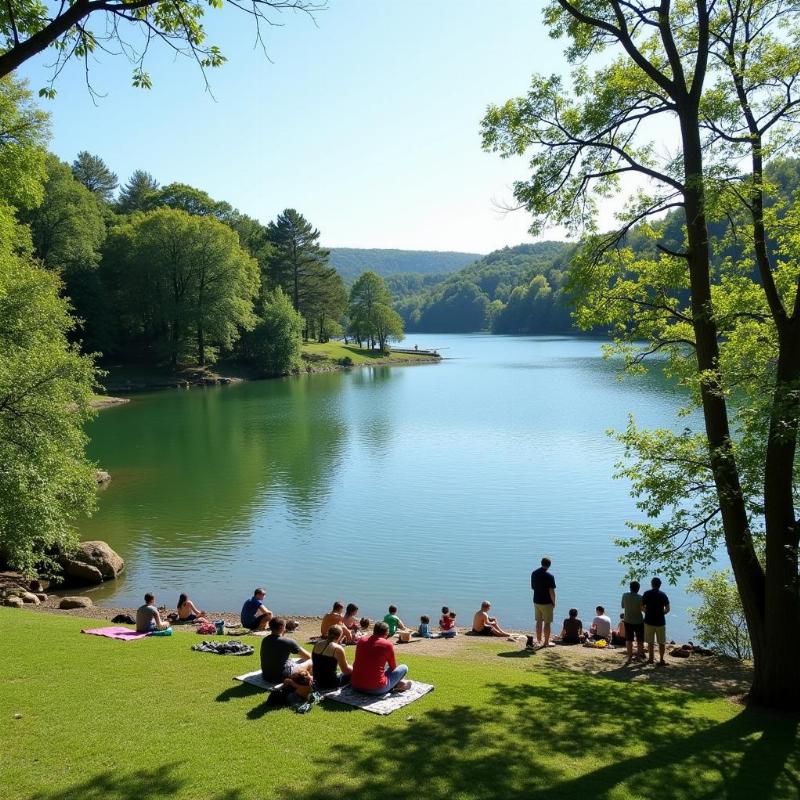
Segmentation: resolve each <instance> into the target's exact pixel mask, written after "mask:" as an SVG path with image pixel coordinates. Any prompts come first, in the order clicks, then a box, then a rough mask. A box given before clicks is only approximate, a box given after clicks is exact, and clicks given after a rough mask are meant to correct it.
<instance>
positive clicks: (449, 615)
mask: <svg viewBox="0 0 800 800" xmlns="http://www.w3.org/2000/svg"><path fill="white" fill-rule="evenodd" d="M439 627H440V628H441V630H442V634H441V636H442V638H443V639H452V638H453V637H454V636H456V635H457V634H458V628H456V612H455V611H451V610H450V609H449V608H448V607H447V606H445V607H444V608H442V618H441V619H440V620H439Z"/></svg>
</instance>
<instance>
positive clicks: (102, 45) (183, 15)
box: [0, 0, 325, 97]
mask: <svg viewBox="0 0 800 800" xmlns="http://www.w3.org/2000/svg"><path fill="white" fill-rule="evenodd" d="M225 8H233V9H234V10H236V11H239V12H241V13H243V14H245V15H247V16H248V17H250V18H251V20H252V22H253V25H254V27H255V38H256V42H257V43H258V44H259V45H260V46H261V47H262V49H264V51H265V52H266V45H265V41H264V35H265V31H266V30H267V29H268V28H270V27H274V26H279V25H281V24H282V17H281V14H284V13H286V12H297V13H302V14H305V15H307V16H309V17H310V18H311V19H313V17H314V14H315V13H316V12H318V11H322V10H324V8H325V3H324V2H314V0H244V1H242V0H206V1H205V2H202V1H201V0H74V2H67V1H66V0H60V2H58V3H50V4H48V3H42V2H39V0H5V2H3V3H0V77H2V76H4V75H8V74H10V73H11V72H12V71H13V70H15V69H17V67H19V66H20V65H21V64H23V63H24V62H25V61H27V60H28V59H30V58H32V57H34V56H36V55H38V54H40V53H42V52H44V51H46V50H51V51H52V53H53V61H52V63H51V64H50V65H49V66H50V67H51V76H50V80H49V82H48V85H47V86H45V87H43V88H42V89H41V90H40V91H39V95H40V96H42V97H54V96H55V93H56V90H55V88H54V83H55V81H56V79H57V78H58V76H59V75H60V74H61V72H62V70H63V69H64V67H65V66H66V65H67V64H68V63H69V62H70V61H71V60H73V59H78V60H79V61H82V62H83V64H84V68H85V72H86V80H87V84H88V83H89V72H90V66H91V59H92V56H93V55H95V54H98V53H105V54H107V55H112V56H120V55H121V56H123V57H125V58H126V59H127V60H128V61H130V63H131V64H132V66H133V72H132V83H133V85H134V86H136V87H139V88H143V89H149V88H150V87H151V86H152V78H151V76H150V74H149V72H148V71H147V69H146V59H147V56H148V53H149V51H150V48H151V47H152V46H153V45H154V44H155V45H158V44H160V45H163V46H166V47H167V48H168V49H170V50H171V51H172V52H174V53H175V54H176V55H180V56H186V57H188V58H191V59H192V60H194V61H195V63H196V64H197V66H198V67H199V68H200V70H201V72H202V73H203V78H204V80H206V86H207V87H208V81H207V79H206V77H205V71H206V69H209V68H213V67H219V66H221V65H222V64H224V63H225V61H226V57H225V55H224V54H223V53H222V51H221V50H220V48H219V47H218V46H217V45H215V44H212V43H211V42H209V41H208V39H207V36H206V30H205V28H204V27H203V19H204V17H205V14H206V12H207V10H208V9H211V10H213V11H221V10H223V9H225ZM90 88H91V85H90Z"/></svg>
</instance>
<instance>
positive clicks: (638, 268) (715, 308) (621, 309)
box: [484, 0, 800, 709]
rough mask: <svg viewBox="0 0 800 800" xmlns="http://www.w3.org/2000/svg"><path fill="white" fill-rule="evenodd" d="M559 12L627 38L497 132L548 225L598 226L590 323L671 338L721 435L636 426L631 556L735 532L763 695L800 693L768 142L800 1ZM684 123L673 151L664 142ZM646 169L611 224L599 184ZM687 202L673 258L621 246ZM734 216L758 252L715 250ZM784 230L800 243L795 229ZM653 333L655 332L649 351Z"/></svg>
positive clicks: (792, 268)
mask: <svg viewBox="0 0 800 800" xmlns="http://www.w3.org/2000/svg"><path fill="white" fill-rule="evenodd" d="M545 19H546V22H547V24H548V25H549V27H550V29H551V31H552V32H553V34H554V35H562V36H567V37H568V38H569V39H570V46H569V51H568V52H569V56H570V58H572V59H573V60H574V61H575V62H576V63H578V62H581V61H582V60H583V59H585V58H587V57H589V56H591V55H592V54H594V53H597V52H599V51H601V50H603V49H605V48H608V47H613V48H616V52H618V53H620V55H618V56H617V57H614V58H609V59H608V60H607V61H606V62H605V63H604V65H603V66H601V67H599V68H597V69H595V70H594V71H590V70H589V69H588V68H587V67H585V66H581V67H579V68H577V69H576V71H575V73H574V74H573V87H572V91H571V92H569V91H567V90H565V88H564V86H563V81H562V80H561V79H560V78H558V77H549V78H547V77H540V76H535V77H534V79H533V82H532V87H531V90H530V92H529V93H528V95H527V96H526V97H523V98H519V99H517V100H514V101H509V102H508V103H506V104H505V105H504V106H502V107H493V108H490V109H489V111H488V113H487V115H486V117H485V120H484V143H485V145H486V147H489V148H495V149H498V150H499V151H500V152H501V153H502V154H503V155H506V156H510V155H514V154H521V153H523V152H526V151H527V152H530V153H531V167H532V170H533V173H534V175H533V177H532V179H530V180H528V181H521V182H519V183H517V184H516V185H515V194H516V197H517V199H518V200H519V202H520V203H521V204H522V205H524V206H525V207H526V208H528V209H529V210H530V211H531V212H532V213H533V215H534V223H533V228H532V229H533V230H539V229H541V227H542V226H543V225H545V224H547V223H549V222H555V223H562V224H565V225H568V226H570V227H571V228H572V229H573V230H580V229H581V228H583V229H584V230H587V231H588V233H589V234H590V236H589V238H588V241H587V244H586V247H585V248H584V250H583V254H582V256H581V258H580V259H579V260H578V261H577V262H576V276H575V278H574V287H575V290H576V296H577V297H578V298H579V301H580V304H581V307H580V308H579V312H578V313H579V319H580V321H581V322H582V323H583V324H584V325H586V326H589V325H596V324H604V325H609V326H611V327H612V329H613V330H614V332H615V334H616V336H617V338H618V340H619V342H620V344H621V345H622V346H623V348H625V351H626V352H627V354H628V356H629V364H631V365H632V366H633V367H636V366H637V365H638V364H639V362H640V361H641V359H642V358H643V357H644V355H645V354H646V353H648V352H654V351H660V352H665V353H666V354H667V355H668V356H669V359H668V361H667V366H668V370H669V372H670V374H671V375H672V376H674V377H676V378H677V379H678V380H680V381H681V382H682V383H683V384H684V386H685V387H686V388H687V389H688V390H689V392H690V393H691V397H692V398H693V401H694V402H695V403H696V404H697V406H698V407H699V409H701V411H702V416H703V421H704V430H703V431H702V433H694V432H692V431H690V430H687V431H684V432H683V433H681V434H674V433H672V432H670V431H656V432H654V433H649V432H642V431H638V430H637V429H636V428H635V426H633V425H632V426H631V428H630V429H629V430H628V431H627V432H626V433H625V434H623V440H624V442H625V444H626V446H627V452H628V454H629V455H631V456H632V457H633V459H634V463H633V465H632V466H628V467H627V468H625V469H623V472H624V474H627V475H628V476H629V477H630V478H632V479H633V481H634V487H633V490H634V493H635V495H636V496H637V497H638V498H639V504H640V507H642V508H643V509H644V510H645V511H646V512H647V514H648V516H649V517H650V518H651V519H652V520H654V521H652V522H648V523H644V524H640V525H638V526H636V530H637V532H638V536H636V537H635V538H634V539H633V540H629V541H627V544H628V545H629V546H631V547H632V548H635V549H633V550H632V551H630V552H629V554H628V557H627V558H628V561H629V563H632V564H633V565H634V566H637V565H638V566H639V567H642V568H643V567H645V566H649V565H652V564H661V565H662V567H666V568H668V569H669V570H670V571H671V575H672V577H674V576H675V574H676V573H677V572H679V571H685V570H691V569H692V567H694V566H696V565H697V564H703V565H704V564H707V563H709V562H710V561H711V560H712V559H713V555H714V552H715V550H716V546H717V544H718V542H719V541H720V540H723V541H724V543H725V545H726V548H727V551H728V555H729V557H730V561H731V566H732V568H733V573H734V576H735V579H736V585H737V588H738V591H739V593H740V596H741V599H742V604H743V608H744V611H745V616H746V618H747V625H748V629H749V634H750V638H751V641H752V645H753V656H754V665H755V675H754V681H753V686H752V688H751V692H750V697H751V699H752V700H753V701H755V702H757V703H761V704H764V705H768V706H774V707H782V708H793V709H798V708H800V684H798V682H797V680H796V675H795V670H796V664H797V663H798V659H800V640H798V639H797V637H795V636H791V637H787V636H786V631H794V630H797V629H798V626H799V625H800V594H799V593H800V580H799V579H798V538H799V537H800V527H798V524H797V520H796V517H795V503H796V501H797V483H798V481H797V477H798V476H797V469H796V468H797V431H798V421H800V392H799V391H798V388H797V387H798V386H799V385H800V301H799V298H800V283H799V282H798V278H800V272H799V271H798V269H797V266H796V265H797V261H796V260H793V258H794V256H793V255H789V254H787V255H786V256H785V258H784V259H782V260H781V261H778V262H775V261H773V260H771V259H770V256H769V249H768V247H767V239H768V230H769V226H770V225H778V223H779V217H778V215H777V214H776V215H773V216H772V217H770V215H769V214H767V213H766V211H765V209H766V205H767V204H766V203H765V198H766V197H768V196H769V195H770V194H774V191H773V187H771V186H770V185H769V184H768V182H765V180H764V170H763V158H764V155H765V153H769V152H773V151H777V150H779V149H787V148H791V147H793V146H794V145H795V138H794V133H793V128H794V126H795V125H796V123H797V121H798V119H797V115H798V113H800V103H799V102H798V97H797V94H796V77H797V74H798V71H800V48H798V44H800V41H799V40H798V37H799V36H800V19H798V10H797V9H796V6H795V5H794V4H791V3H785V2H781V0H745V1H744V2H741V3H724V4H722V3H712V2H705V1H704V0H697V2H695V3H691V4H689V3H680V4H678V3H670V2H669V1H668V0H661V2H660V3H656V4H653V5H649V6H645V5H643V4H642V5H640V4H634V3H623V2H618V1H617V0H610V2H607V3H599V2H589V1H588V0H586V2H583V1H581V2H577V1H576V2H570V1H569V0H558V2H551V3H550V4H549V6H548V7H547V10H546V12H545ZM670 126H671V127H672V130H674V131H675V133H676V138H677V140H678V142H679V149H678V151H677V154H676V155H674V156H673V155H671V154H669V153H668V152H667V150H666V148H664V147H663V146H660V145H657V144H656V143H655V142H652V141H649V140H648V139H647V134H648V133H649V132H652V131H654V130H656V129H659V130H661V131H664V130H669V129H670ZM629 173H631V174H638V175H639V176H640V177H642V178H643V179H646V180H647V182H648V183H647V186H646V188H644V189H642V190H641V191H640V192H639V193H637V195H636V196H635V197H634V199H633V200H632V201H631V203H629V205H628V207H627V209H626V211H625V212H624V213H623V214H621V216H620V225H619V227H618V229H617V230H615V231H613V232H611V233H609V234H599V233H597V231H596V227H595V225H594V219H595V211H596V203H597V200H598V199H601V200H605V199H607V198H608V197H610V196H612V195H613V194H614V192H615V191H616V189H617V186H618V181H619V178H620V176H621V175H624V174H629ZM671 208H677V209H679V210H680V213H681V214H682V215H683V222H684V242H683V244H682V245H681V246H680V247H679V248H674V247H671V246H669V245H666V244H664V243H663V242H658V247H659V250H660V256H657V257H645V258H637V257H636V256H635V255H634V254H632V253H631V252H630V251H624V250H620V249H618V246H619V245H620V243H621V242H622V241H623V240H624V237H625V235H626V234H627V232H628V231H629V230H630V229H631V228H632V226H634V225H635V224H636V223H637V222H639V221H641V220H646V219H648V218H649V217H651V216H652V215H654V214H659V213H661V212H663V211H665V210H668V209H671ZM795 212H796V209H795ZM727 218H731V219H736V218H738V219H739V220H745V221H746V225H745V226H744V228H743V231H744V234H745V239H744V242H746V248H745V251H744V253H745V256H744V258H743V259H742V260H741V261H739V262H734V261H733V260H731V259H728V260H727V261H725V260H722V261H719V262H717V263H714V262H713V261H712V252H711V250H710V247H709V220H725V219H727ZM739 235H740V236H741V235H742V234H741V232H740V234H739ZM779 236H782V237H783V244H784V248H783V249H784V252H786V250H785V248H786V247H788V246H790V245H792V243H793V236H794V237H796V233H794V234H793V233H792V232H790V231H789V229H788V228H784V229H783V232H782V233H780V234H779V233H778V229H777V228H775V229H774V230H773V231H772V238H773V239H777V238H778V237H779ZM687 298H688V302H687V300H686V299H687ZM637 340H638V341H642V340H644V341H646V342H647V345H646V347H645V349H644V350H642V351H640V352H638V353H637V352H634V351H632V350H631V348H632V347H635V345H634V344H633V343H634V342H636V341H637ZM667 511H669V512H671V513H670V514H669V516H666V512H667ZM762 540H763V545H764V552H765V556H764V559H763V561H762V560H760V559H759V556H758V552H759V550H760V547H759V545H760V543H761V541H762ZM637 553H638V555H637Z"/></svg>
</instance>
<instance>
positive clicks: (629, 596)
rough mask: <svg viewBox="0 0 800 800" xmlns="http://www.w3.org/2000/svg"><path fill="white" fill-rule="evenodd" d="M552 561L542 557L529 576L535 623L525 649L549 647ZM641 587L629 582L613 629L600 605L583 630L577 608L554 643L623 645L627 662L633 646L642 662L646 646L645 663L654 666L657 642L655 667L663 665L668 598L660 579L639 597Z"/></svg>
mask: <svg viewBox="0 0 800 800" xmlns="http://www.w3.org/2000/svg"><path fill="white" fill-rule="evenodd" d="M551 564H552V562H551V561H550V559H549V558H543V559H542V561H541V566H540V567H539V568H538V569H535V570H534V571H533V572H532V573H531V589H532V590H533V608H534V617H535V621H536V641H535V642H534V637H533V636H529V637H528V641H527V644H526V647H527V648H528V649H530V650H534V649H536V648H537V647H549V646H550V644H551V642H550V634H551V627H552V624H553V614H554V610H555V605H556V580H555V577H554V576H553V573H552V572H550V567H551ZM640 588H641V586H640V584H639V582H638V581H631V583H630V586H629V591H627V592H625V593H624V594H623V595H622V601H621V604H620V607H621V608H622V613H621V614H620V619H619V623H618V624H617V627H616V629H615V630H612V623H611V618H610V617H609V616H608V615H607V614H606V613H605V608H604V607H603V606H597V608H596V609H595V612H596V615H595V617H594V619H593V620H592V624H591V626H590V627H589V629H588V630H584V627H583V622H582V621H581V620H580V618H579V617H578V609H577V608H571V609H570V610H569V616H568V617H567V618H566V619H565V620H564V623H563V626H562V629H561V633H560V635H559V636H558V637H556V640H557V641H559V642H560V643H561V644H586V643H591V642H606V643H610V644H613V645H620V646H621V645H623V644H624V645H625V647H626V650H627V654H628V663H630V662H631V661H632V660H633V658H634V655H633V645H634V642H635V643H636V657H637V658H638V659H641V660H644V659H645V652H644V645H645V644H647V646H648V656H647V662H648V663H650V664H653V663H655V644H656V642H658V651H659V661H658V666H665V665H666V662H665V661H664V654H665V652H666V645H667V628H666V625H667V620H666V615H667V614H669V610H670V607H669V597H667V595H666V594H665V593H664V592H662V591H661V579H660V578H653V579H652V580H651V581H650V589H648V590H647V591H646V592H645V593H644V594H639V589H640Z"/></svg>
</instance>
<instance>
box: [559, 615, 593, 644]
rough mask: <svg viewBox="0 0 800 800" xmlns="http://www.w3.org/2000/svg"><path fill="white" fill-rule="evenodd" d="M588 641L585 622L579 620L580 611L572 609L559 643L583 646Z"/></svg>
mask: <svg viewBox="0 0 800 800" xmlns="http://www.w3.org/2000/svg"><path fill="white" fill-rule="evenodd" d="M585 640H586V634H585V633H584V632H583V622H581V620H579V619H578V609H577V608H571V609H570V610H569V616H568V617H567V618H566V619H565V620H564V626H563V627H562V628H561V635H560V636H559V641H560V643H561V644H582V643H583V642H584V641H585Z"/></svg>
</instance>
